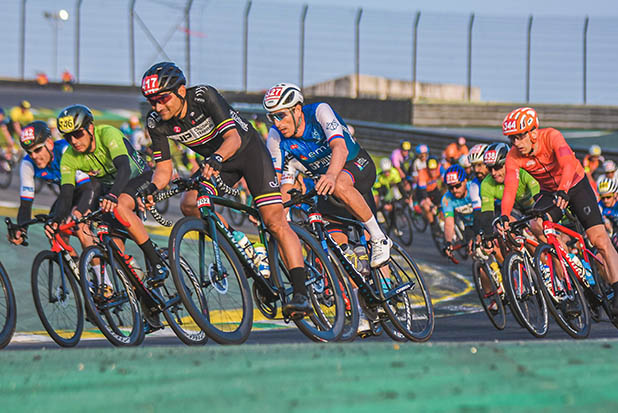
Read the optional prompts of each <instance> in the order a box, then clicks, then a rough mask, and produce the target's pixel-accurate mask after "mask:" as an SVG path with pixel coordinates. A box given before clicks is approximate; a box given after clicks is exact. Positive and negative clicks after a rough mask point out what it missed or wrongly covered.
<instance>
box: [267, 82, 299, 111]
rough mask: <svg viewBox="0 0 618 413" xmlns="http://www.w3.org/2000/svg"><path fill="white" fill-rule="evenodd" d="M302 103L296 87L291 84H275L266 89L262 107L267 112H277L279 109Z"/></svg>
mask: <svg viewBox="0 0 618 413" xmlns="http://www.w3.org/2000/svg"><path fill="white" fill-rule="evenodd" d="M304 101H305V99H304V98H303V94H302V93H301V92H300V88H299V87H298V86H296V85H295V84H293V83H277V84H276V85H275V86H273V87H271V88H270V89H268V92H266V94H265V95H264V100H263V102H262V105H263V106H264V109H266V110H267V111H269V112H277V111H279V110H281V109H288V108H293V107H294V106H296V104H298V103H300V104H301V105H302V104H303V102H304Z"/></svg>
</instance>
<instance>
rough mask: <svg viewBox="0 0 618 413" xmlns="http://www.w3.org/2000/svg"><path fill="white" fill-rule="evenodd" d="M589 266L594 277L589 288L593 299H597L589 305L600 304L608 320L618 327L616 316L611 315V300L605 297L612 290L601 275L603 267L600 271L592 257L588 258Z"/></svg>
mask: <svg viewBox="0 0 618 413" xmlns="http://www.w3.org/2000/svg"><path fill="white" fill-rule="evenodd" d="M590 267H591V269H592V276H593V277H594V281H595V283H594V285H592V286H590V287H589V288H590V290H591V292H592V294H594V296H595V297H594V298H595V300H597V302H596V303H594V304H593V303H590V305H600V306H601V307H603V310H605V313H606V314H607V317H608V318H609V321H610V322H611V323H612V324H613V325H614V327H616V328H618V317H614V316H613V314H612V309H611V302H610V300H609V299H608V298H607V294H608V293H609V292H610V291H612V287H611V286H610V285H609V284H608V283H607V281H605V278H604V277H603V273H605V269H603V271H601V270H600V267H599V263H598V262H597V261H596V260H595V259H594V258H590ZM601 268H602V267H601ZM612 292H613V291H612Z"/></svg>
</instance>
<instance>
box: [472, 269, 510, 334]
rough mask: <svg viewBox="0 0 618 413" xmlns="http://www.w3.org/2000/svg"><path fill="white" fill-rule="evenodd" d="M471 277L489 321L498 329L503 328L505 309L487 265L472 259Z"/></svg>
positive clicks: (504, 325) (504, 324)
mask: <svg viewBox="0 0 618 413" xmlns="http://www.w3.org/2000/svg"><path fill="white" fill-rule="evenodd" d="M472 277H473V278H474V286H475V288H476V292H477V294H478V295H479V299H480V300H481V304H482V305H483V308H484V309H485V314H487V317H489V321H491V324H493V325H494V327H496V328H497V329H498V330H504V327H506V309H505V308H504V303H503V302H502V298H501V297H500V293H499V292H498V286H497V285H496V282H495V281H494V279H493V277H492V276H491V272H490V269H489V266H488V265H487V264H485V263H484V262H481V261H478V260H474V262H473V263H472Z"/></svg>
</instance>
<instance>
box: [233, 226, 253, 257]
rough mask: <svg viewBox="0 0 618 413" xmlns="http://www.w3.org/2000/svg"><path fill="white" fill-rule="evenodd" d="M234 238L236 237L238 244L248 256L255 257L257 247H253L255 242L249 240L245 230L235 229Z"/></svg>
mask: <svg viewBox="0 0 618 413" xmlns="http://www.w3.org/2000/svg"><path fill="white" fill-rule="evenodd" d="M232 238H233V239H234V241H235V242H236V244H238V246H239V247H240V249H241V250H243V251H244V252H245V254H246V255H247V258H249V259H250V260H253V257H255V249H254V248H253V244H251V241H249V238H247V236H246V235H245V234H244V233H243V232H240V231H236V230H234V232H233V233H232Z"/></svg>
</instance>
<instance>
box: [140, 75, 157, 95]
mask: <svg viewBox="0 0 618 413" xmlns="http://www.w3.org/2000/svg"><path fill="white" fill-rule="evenodd" d="M158 84H159V75H150V76H146V77H145V78H144V79H143V80H142V92H143V93H144V95H152V94H154V93H157V92H158V91H159V88H158V87H157V85H158Z"/></svg>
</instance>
